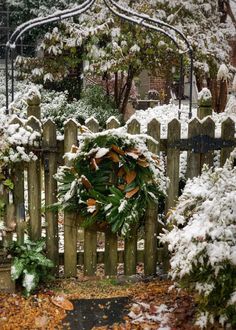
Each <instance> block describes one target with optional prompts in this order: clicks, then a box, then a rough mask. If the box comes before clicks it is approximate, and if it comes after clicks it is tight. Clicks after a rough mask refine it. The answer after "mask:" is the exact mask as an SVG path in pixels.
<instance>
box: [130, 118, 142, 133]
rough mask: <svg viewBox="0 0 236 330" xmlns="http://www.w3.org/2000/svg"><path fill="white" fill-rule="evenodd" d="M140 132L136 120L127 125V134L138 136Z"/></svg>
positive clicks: (139, 126)
mask: <svg viewBox="0 0 236 330" xmlns="http://www.w3.org/2000/svg"><path fill="white" fill-rule="evenodd" d="M140 130H141V125H140V123H139V121H138V120H137V119H135V118H134V119H132V120H131V121H130V122H129V123H128V125H127V132H128V133H129V134H139V133H140Z"/></svg>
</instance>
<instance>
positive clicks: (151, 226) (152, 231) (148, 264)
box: [144, 203, 158, 275]
mask: <svg viewBox="0 0 236 330" xmlns="http://www.w3.org/2000/svg"><path fill="white" fill-rule="evenodd" d="M157 221H158V205H156V204H154V203H151V204H150V205H148V207H147V210H146V212H145V250H144V273H145V275H154V274H156V264H157V255H156V250H157Z"/></svg>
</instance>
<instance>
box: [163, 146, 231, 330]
mask: <svg viewBox="0 0 236 330" xmlns="http://www.w3.org/2000/svg"><path fill="white" fill-rule="evenodd" d="M235 158H236V150H234V152H233V153H232V155H231V157H230V159H229V160H227V161H226V163H225V165H224V166H223V167H222V168H217V169H215V170H213V169H212V168H211V169H209V168H208V167H207V166H205V167H204V168H203V171H202V174H201V176H199V177H195V178H193V179H192V180H188V181H187V183H186V186H185V188H184V191H183V194H182V195H181V196H180V198H179V201H178V203H177V205H176V207H175V209H173V210H172V211H171V212H170V215H169V219H168V225H169V226H170V227H169V231H167V230H166V232H165V233H164V234H162V235H161V237H162V239H161V240H162V242H163V243H167V244H168V248H169V251H170V252H171V259H170V265H171V270H170V275H171V276H172V278H173V279H174V280H175V281H177V282H178V283H179V284H180V285H181V286H182V287H183V288H186V289H190V290H191V291H192V292H194V293H195V296H196V297H197V302H198V315H197V322H196V324H198V325H199V326H200V327H201V328H207V326H208V324H209V323H214V321H215V320H217V321H219V322H220V324H222V325H223V326H224V325H226V324H227V323H229V324H231V325H232V326H233V328H235V327H236V226H235V221H236V208H235V191H236V167H235V166H234V162H235Z"/></svg>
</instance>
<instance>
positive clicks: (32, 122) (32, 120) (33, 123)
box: [26, 116, 41, 132]
mask: <svg viewBox="0 0 236 330" xmlns="http://www.w3.org/2000/svg"><path fill="white" fill-rule="evenodd" d="M26 125H27V126H30V127H31V128H33V130H34V131H38V132H41V123H40V121H39V120H38V119H37V118H36V117H34V116H30V117H29V118H28V120H27V122H26Z"/></svg>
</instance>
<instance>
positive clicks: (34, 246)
mask: <svg viewBox="0 0 236 330" xmlns="http://www.w3.org/2000/svg"><path fill="white" fill-rule="evenodd" d="M44 248H45V242H44V241H41V240H39V241H35V242H32V241H30V240H27V241H26V242H25V243H24V244H22V245H19V244H18V243H16V242H14V243H12V245H11V246H10V249H9V250H10V253H11V255H12V256H13V263H12V267H11V277H12V279H13V280H19V281H20V283H21V284H22V286H23V287H24V288H25V289H24V294H25V295H26V296H27V297H28V296H29V295H30V294H31V293H32V291H33V290H34V289H36V288H37V286H38V284H39V282H41V281H46V280H47V279H50V278H51V276H50V269H51V268H52V267H53V262H52V261H51V260H49V259H47V258H46V256H45V254H44Z"/></svg>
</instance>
